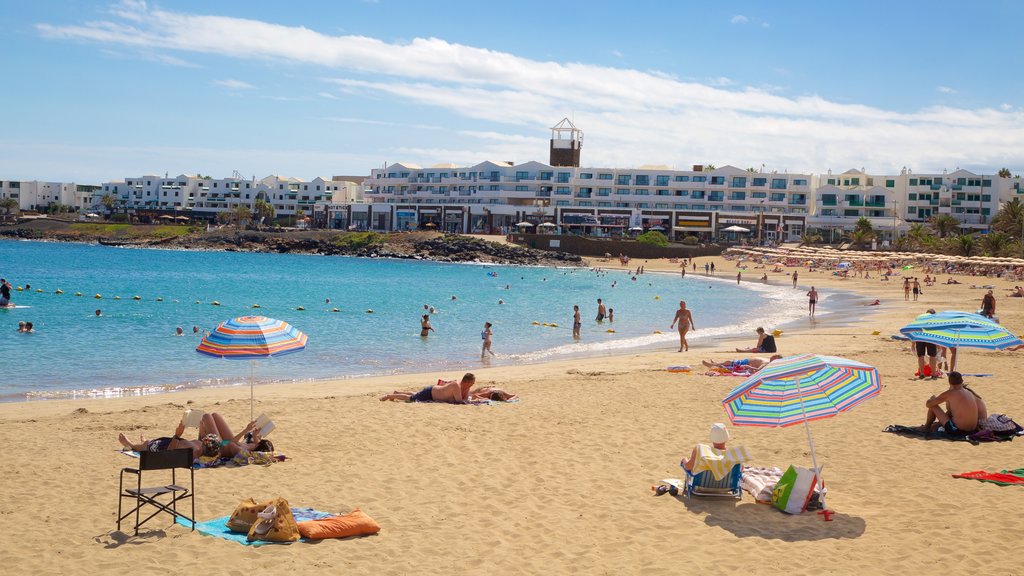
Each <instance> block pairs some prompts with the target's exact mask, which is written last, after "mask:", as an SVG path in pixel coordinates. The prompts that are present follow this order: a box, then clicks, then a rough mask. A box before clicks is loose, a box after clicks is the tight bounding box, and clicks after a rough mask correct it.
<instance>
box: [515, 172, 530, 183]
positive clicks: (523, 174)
mask: <svg viewBox="0 0 1024 576" xmlns="http://www.w3.org/2000/svg"><path fill="white" fill-rule="evenodd" d="M529 179H530V173H529V172H526V171H520V172H516V181H517V182H518V181H519V180H529Z"/></svg>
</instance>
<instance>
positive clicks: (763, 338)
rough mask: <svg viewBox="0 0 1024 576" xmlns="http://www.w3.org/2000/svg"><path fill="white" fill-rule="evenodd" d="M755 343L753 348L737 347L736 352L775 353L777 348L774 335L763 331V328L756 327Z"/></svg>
mask: <svg viewBox="0 0 1024 576" xmlns="http://www.w3.org/2000/svg"><path fill="white" fill-rule="evenodd" d="M756 332H757V344H755V345H754V347H753V348H737V349H736V351H737V352H754V353H758V352H760V353H761V354H764V353H765V352H770V353H775V352H777V351H778V349H777V348H776V347H775V337H774V336H772V335H771V334H768V333H766V332H765V331H764V328H762V327H760V326H758V327H757V330H756Z"/></svg>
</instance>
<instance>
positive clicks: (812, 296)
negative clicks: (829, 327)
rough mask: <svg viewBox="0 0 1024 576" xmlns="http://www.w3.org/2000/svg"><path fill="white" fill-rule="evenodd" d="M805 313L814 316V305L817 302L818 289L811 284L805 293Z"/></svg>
mask: <svg viewBox="0 0 1024 576" xmlns="http://www.w3.org/2000/svg"><path fill="white" fill-rule="evenodd" d="M807 298H808V300H807V315H808V316H811V317H813V316H814V306H815V304H817V303H818V291H817V290H815V289H814V286H811V291H810V292H808V293H807Z"/></svg>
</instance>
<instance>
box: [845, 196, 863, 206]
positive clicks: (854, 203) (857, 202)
mask: <svg viewBox="0 0 1024 576" xmlns="http://www.w3.org/2000/svg"><path fill="white" fill-rule="evenodd" d="M846 205H847V206H853V207H857V208H860V207H861V206H863V205H864V201H863V200H861V199H859V198H849V199H847V200H846Z"/></svg>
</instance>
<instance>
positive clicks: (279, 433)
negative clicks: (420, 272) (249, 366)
mask: <svg viewBox="0 0 1024 576" xmlns="http://www.w3.org/2000/svg"><path fill="white" fill-rule="evenodd" d="M713 260H714V261H715V262H716V264H717V266H718V269H719V275H720V276H724V277H735V275H736V269H735V266H736V264H735V263H734V262H727V261H725V260H723V259H722V258H714V259H713ZM642 263H643V262H637V261H635V262H634V263H633V264H642ZM594 264H595V265H601V266H605V265H608V264H611V263H597V262H594ZM645 265H646V267H647V270H649V271H654V270H658V269H661V270H669V271H674V272H676V273H678V267H677V265H676V264H671V263H669V262H667V261H661V262H656V261H653V260H652V261H649V262H647V263H646V264H645ZM789 270H790V271H791V270H792V269H789ZM757 272H758V273H757V274H756V276H759V275H760V273H759V272H760V271H757ZM688 274H690V273H689V272H688ZM918 275H920V276H922V277H923V274H920V273H919V274H918ZM744 277H749V278H750V279H754V278H755V273H754V271H749V272H745V273H744ZM946 278H947V275H945V274H943V275H941V276H940V280H941V281H945V280H946ZM957 278H958V279H959V280H960V281H961V282H962V284H960V285H942V284H939V285H936V286H934V287H925V288H924V294H923V295H922V296H921V298H920V300H919V301H917V302H905V301H904V297H903V291H902V288H901V283H900V282H898V281H896V282H881V281H879V280H877V279H874V278H872V279H870V280H864V279H856V278H851V279H839V278H837V277H834V276H832V275H831V273H828V272H815V273H809V272H807V270H806V268H804V269H800V277H799V280H800V285H801V287H800V288H799V290H801V292H806V291H807V290H808V289H809V287H810V285H812V284H813V285H814V286H816V288H817V289H818V291H819V292H820V293H822V294H823V295H827V294H828V293H829V291H830V290H840V289H841V290H846V291H852V292H856V293H858V294H860V295H861V296H862V297H863V303H864V304H866V303H868V302H870V301H872V300H875V299H879V300H881V306H878V307H870V308H869V307H865V315H864V316H863V317H861V318H858V319H856V320H851V321H849V322H843V323H841V325H836V324H837V323H835V322H831V321H828V319H827V317H825V316H823V317H822V318H821V319H820V320H819V321H818V322H815V323H812V322H811V321H810V320H804V321H801V322H797V323H796V324H795V325H793V326H788V327H786V328H785V332H784V333H783V334H782V335H781V337H779V338H778V344H779V348H780V352H781V353H783V354H787V355H788V354H795V353H801V352H819V353H828V354H832V355H837V356H844V357H848V358H852V359H855V360H859V361H862V362H865V363H868V364H871V365H874V366H876V367H877V368H878V369H879V371H880V373H881V376H882V381H883V390H882V393H881V394H880V395H879V396H877V397H875V398H873V399H871V400H869V401H868V402H866V403H864V404H863V405H861V406H858V407H857V408H855V409H854V410H852V411H850V412H847V413H843V414H840V415H839V416H837V417H835V418H831V419H826V420H822V421H818V422H814V423H812V425H811V427H812V432H813V435H814V441H815V445H816V449H817V455H818V459H819V464H822V465H824V474H823V475H824V479H825V482H826V484H827V486H828V505H829V507H830V508H832V509H834V510H835V512H836V515H835V517H834V519H833V521H831V522H825V521H823V519H822V517H821V516H819V515H816V514H814V513H805V514H803V515H800V516H788V515H785V514H783V513H781V512H779V511H777V510H775V509H774V508H772V507H770V506H764V505H759V504H756V503H754V501H753V499H752V498H751V497H750V496H749V495H744V499H743V500H742V501H740V502H735V501H732V500H724V499H689V500H688V499H684V498H681V497H680V498H676V497H672V496H670V495H666V496H661V497H656V496H654V495H653V494H652V492H651V489H650V487H651V485H652V483H655V482H657V481H658V480H660V479H662V478H666V477H679V476H680V475H681V472H682V471H681V470H680V469H679V466H678V463H679V460H680V457H681V456H683V455H684V454H689V452H690V449H691V448H692V446H693V445H694V443H695V442H704V441H706V440H707V433H708V428H709V426H710V425H711V423H713V422H726V423H728V420H727V417H726V414H725V412H724V410H723V408H722V405H721V400H722V398H723V397H724V396H725V395H726V393H727V392H728V391H729V390H731V389H732V388H733V387H734V386H735V385H736V384H738V383H739V382H740V381H741V379H739V378H732V377H710V376H705V375H703V373H702V371H700V370H695V371H694V372H691V373H668V372H666V371H665V368H666V367H667V366H669V365H677V364H690V365H699V364H700V361H701V360H702V359H715V360H724V359H728V358H737V357H743V355H741V354H735V353H731V352H729V351H730V350H732V349H733V348H734V347H736V346H737V345H743V346H749V345H751V344H752V343H753V341H754V336H753V334H752V335H751V336H750V337H749V338H745V339H742V340H740V341H738V342H737V341H729V340H715V341H710V342H700V343H696V342H695V344H694V345H693V346H691V349H690V351H689V352H687V353H676V352H675V349H676V346H674V345H672V346H665V347H664V349H663V350H658V351H653V352H644V353H632V354H624V355H617V356H608V357H600V358H588V359H583V360H580V359H574V360H566V361H557V362H550V363H546V364H540V365H530V366H517V367H500V368H486V367H481V366H479V365H467V366H466V367H465V370H466V371H472V372H475V373H476V374H477V377H478V383H479V384H487V385H490V384H493V385H497V386H500V387H502V388H505V389H507V390H511V391H514V392H516V393H518V394H519V395H520V396H521V398H522V400H521V401H520V402H518V403H514V404H503V405H491V406H451V405H439V404H403V403H390V402H388V403H382V402H380V401H378V397H379V395H380V394H381V393H383V392H388V391H391V390H393V389H405V390H416V389H419V388H421V387H422V386H425V385H428V384H431V383H433V382H434V381H436V379H437V378H438V377H444V378H456V377H458V376H460V375H461V373H444V374H420V375H411V376H410V375H404V376H389V377H380V378H366V379H358V380H352V379H349V380H339V381H334V382H315V383H310V384H298V385H296V384H292V385H267V386H260V387H258V388H257V390H256V397H257V408H256V409H257V412H260V411H262V412H266V413H268V414H270V415H272V417H273V418H274V420H275V421H276V423H277V426H278V429H277V430H276V431H275V432H274V434H273V436H272V437H271V439H272V440H273V441H274V443H275V445H276V446H277V448H278V449H279V450H280V451H282V452H284V453H285V454H287V455H288V457H289V458H290V459H289V460H288V461H286V462H283V463H278V464H274V465H272V466H268V467H262V466H248V467H242V468H218V469H212V470H199V471H197V472H196V488H197V494H198V495H197V498H196V513H197V518H198V519H199V520H208V519H211V518H215V517H218V516H225V515H228V514H230V513H231V512H232V510H233V509H234V507H235V505H236V504H237V503H238V502H239V501H240V500H242V499H244V498H248V497H250V496H252V497H255V498H257V499H261V498H263V499H266V498H270V497H273V496H277V495H281V496H283V497H285V498H287V499H288V500H289V502H290V503H291V504H292V505H293V506H311V507H314V508H317V509H319V510H324V511H328V512H345V511H348V510H351V509H353V508H356V507H358V508H361V509H362V510H363V511H364V512H366V513H367V514H369V515H370V516H372V517H373V518H374V519H375V520H377V522H378V523H380V525H381V527H382V530H381V532H380V533H379V534H377V535H375V536H370V537H365V538H356V539H348V540H340V541H331V540H328V541H323V542H319V543H316V544H305V543H296V544H292V545H287V546H282V545H266V546H260V547H247V546H242V545H239V544H236V543H233V542H228V541H225V540H220V539H216V538H212V537H208V536H203V535H201V534H199V533H193V532H191V531H189V530H188V529H187V528H183V527H181V526H174V525H171V524H170V522H169V520H168V517H166V516H165V517H163V518H157V519H154V520H152V521H150V523H149V524H147V525H146V527H144V529H143V531H142V532H141V533H140V535H139V536H138V537H134V536H130V535H128V534H123V533H120V532H117V531H116V530H115V520H116V510H117V483H118V472H119V470H120V468H121V467H123V466H131V465H134V464H135V462H136V461H134V460H132V459H131V458H128V457H126V456H124V455H121V454H119V453H118V452H117V449H118V444H117V441H116V435H117V432H119V431H123V432H125V433H126V434H128V435H129V436H131V437H134V436H137V435H139V434H142V435H145V436H148V437H153V436H161V435H169V434H170V433H171V432H172V430H173V428H174V425H175V424H176V422H177V420H178V418H179V417H180V416H181V413H182V411H183V410H184V409H185V408H187V407H196V408H201V409H203V410H206V411H208V412H212V411H216V412H220V413H222V414H224V415H225V416H226V417H227V419H228V421H229V422H231V423H232V424H233V425H236V426H239V427H240V426H242V425H243V424H244V423H245V421H246V420H247V417H248V411H249V406H248V404H249V402H248V398H247V396H248V390H244V389H243V388H238V387H235V388H218V389H200V390H189V391H186V392H180V393H171V394H162V395H155V396H148V397H138V398H123V399H108V400H60V401H49V402H32V403H10V404H2V405H0V430H2V432H0V442H2V443H3V445H4V447H5V448H6V450H5V453H6V458H7V465H6V466H4V467H3V469H2V471H0V485H2V486H3V487H4V489H3V495H4V497H3V498H0V532H2V533H3V534H5V541H6V542H7V543H8V544H7V545H6V546H5V547H4V553H3V558H4V561H3V563H4V571H5V572H8V573H12V574H114V573H128V572H131V573H135V574H166V573H168V572H170V571H174V572H176V573H182V574H192V573H200V572H206V573H216V574H232V575H234V574H237V575H248V574H252V573H254V572H256V571H261V572H263V573H268V574H280V573H292V574H310V573H318V572H323V571H324V570H328V571H330V572H331V573H334V572H337V571H338V570H339V569H342V570H345V571H346V572H348V573H355V574H485V573H486V574H567V573H573V574H682V573H693V574H710V573H730V572H740V573H754V574H922V573H925V572H936V571H946V572H949V571H964V570H982V571H984V572H986V573H1002V574H1017V573H1021V571H1022V568H1021V566H1022V565H1024V552H1020V551H1019V550H1018V548H1017V546H1016V545H1015V544H1012V541H1011V540H1010V539H1011V538H1013V533H1012V532H1011V530H1013V527H1014V526H1015V525H1016V524H1017V520H1015V519H1016V518H1019V517H1020V516H1021V515H1022V514H1024V489H1022V488H1020V487H999V486H996V485H993V484H987V483H981V482H976V481H973V480H963V479H955V478H952V477H951V474H955V473H960V472H966V471H972V470H982V469H983V470H989V471H999V470H1002V469H1007V468H1019V467H1021V466H1022V465H1024V462H1022V459H1021V457H1020V449H1021V440H1017V441H1015V442H1002V443H988V444H981V445H977V446H974V445H971V444H969V443H967V442H946V441H939V440H931V441H925V440H918V439H909V438H903V437H898V436H895V435H891V434H885V433H883V432H881V430H882V429H883V428H884V427H885V426H886V425H888V424H906V425H911V424H921V423H923V421H924V417H925V407H924V402H925V400H926V399H927V398H928V397H929V396H930V395H932V394H938V393H939V392H940V391H942V390H944V389H945V388H946V384H945V383H944V381H941V380H940V381H930V380H923V381H921V380H917V379H915V378H914V377H913V373H914V371H915V369H916V360H915V358H914V357H912V356H911V354H910V352H909V351H908V346H907V344H906V343H904V342H898V341H895V340H892V339H890V338H889V336H890V335H891V334H895V333H898V328H899V327H900V326H902V325H903V324H905V323H907V322H909V321H910V320H911V319H913V318H914V316H915V315H917V314H920V313H922V312H924V311H925V309H927V308H935V309H937V310H947V309H956V310H967V311H974V310H976V309H977V308H978V307H979V304H980V301H981V298H982V296H983V294H984V290H980V289H972V288H970V286H971V285H972V284H976V285H987V284H991V285H994V286H995V287H996V289H995V294H996V297H997V301H998V307H997V314H998V316H999V318H1000V321H1001V323H1002V324H1003V325H1005V326H1008V327H1010V328H1011V329H1013V330H1015V331H1017V332H1018V333H1021V332H1024V310H1022V308H1024V307H1022V304H1024V302H1022V299H1015V298H1007V297H1005V294H1006V291H1005V288H1009V287H1011V285H1012V282H1006V281H1002V280H998V279H995V278H985V277H970V276H957ZM769 279H770V281H771V282H772V283H777V284H781V285H786V286H788V285H789V284H790V280H789V278H788V277H787V276H786V275H784V274H772V273H769ZM828 303H829V302H828V300H827V299H826V300H825V301H824V302H822V304H820V312H825V311H826V310H827V308H828ZM867 312H870V314H867ZM693 313H694V318H695V321H696V325H697V327H698V331H697V333H698V334H699V328H700V326H701V318H702V317H707V316H708V315H711V314H714V310H694V311H693ZM671 320H672V319H671V318H664V319H657V322H654V323H652V326H651V329H652V330H662V331H664V332H666V333H667V332H668V326H669V323H670V322H671ZM768 328H769V329H770V328H772V327H768ZM874 331H878V332H879V334H878V335H872V332H874ZM495 346H496V347H497V344H496V345H495ZM1020 354H1021V353H1020V352H988V351H980V350H970V349H968V350H963V351H962V352H961V354H960V358H959V364H958V368H959V370H960V371H962V372H965V373H991V374H993V376H992V377H986V378H970V377H969V378H967V381H968V383H969V384H970V385H971V386H972V387H973V388H974V389H975V390H976V391H977V392H978V393H979V394H980V395H982V396H983V397H984V398H985V400H986V402H987V404H988V407H989V411H990V412H991V413H1006V414H1008V415H1010V416H1012V417H1014V418H1015V419H1016V420H1017V421H1018V422H1024V401H1022V400H1021V397H1020V394H1019V392H1018V390H1017V386H1018V385H1019V379H1020V378H1019V375H1018V374H1016V370H1017V369H1019V368H1020V367H1021V366H1022V365H1024V363H1022V356H1021V355H1020ZM55 361H56V360H55ZM729 428H730V431H731V433H732V437H733V444H734V445H743V446H746V447H747V448H748V449H749V450H750V452H751V453H752V454H753V456H754V460H753V461H752V462H751V464H752V465H755V466H778V467H781V468H785V467H786V466H788V465H789V464H798V465H803V466H810V465H811V461H810V453H809V449H808V444H807V439H806V436H805V432H804V429H803V427H802V426H795V427H789V428H785V429H765V428H749V427H746V428H744V427H734V426H731V425H730V426H729ZM129 533H130V532H129Z"/></svg>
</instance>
